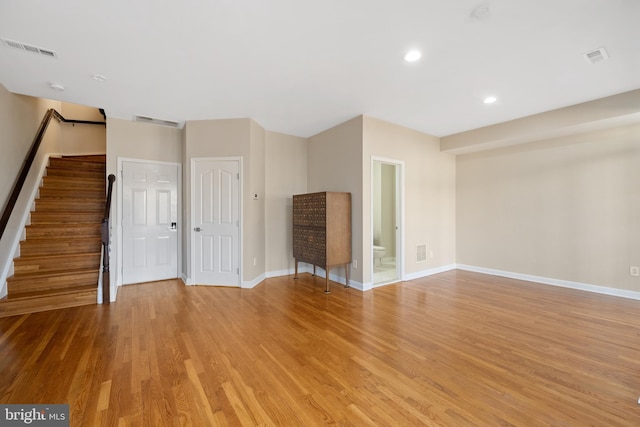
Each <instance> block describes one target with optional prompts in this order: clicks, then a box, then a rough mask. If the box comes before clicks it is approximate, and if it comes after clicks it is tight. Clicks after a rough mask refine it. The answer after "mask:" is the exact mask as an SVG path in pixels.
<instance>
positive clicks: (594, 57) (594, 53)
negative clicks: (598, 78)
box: [583, 47, 609, 64]
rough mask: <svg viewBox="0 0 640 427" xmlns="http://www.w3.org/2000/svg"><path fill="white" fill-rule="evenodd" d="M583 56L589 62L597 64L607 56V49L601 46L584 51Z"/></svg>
mask: <svg viewBox="0 0 640 427" xmlns="http://www.w3.org/2000/svg"><path fill="white" fill-rule="evenodd" d="M583 56H584V59H586V60H587V62H588V63H589V64H597V63H598V62H602V61H604V60H606V59H607V58H609V55H608V54H607V51H606V50H604V48H603V47H601V48H598V49H594V50H591V51H589V52H585V53H584V54H583Z"/></svg>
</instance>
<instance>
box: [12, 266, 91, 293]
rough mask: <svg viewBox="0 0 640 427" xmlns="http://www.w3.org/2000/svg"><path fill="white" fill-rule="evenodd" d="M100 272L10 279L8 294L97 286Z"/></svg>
mask: <svg viewBox="0 0 640 427" xmlns="http://www.w3.org/2000/svg"><path fill="white" fill-rule="evenodd" d="M99 276H100V271H99V270H95V271H89V272H86V273H79V274H71V275H65V276H45V277H35V278H34V277H26V278H16V277H12V278H10V279H9V280H7V290H8V294H9V295H12V294H16V293H22V292H37V291H47V290H65V289H66V290H73V289H75V288H78V287H82V286H97V284H98V277H99Z"/></svg>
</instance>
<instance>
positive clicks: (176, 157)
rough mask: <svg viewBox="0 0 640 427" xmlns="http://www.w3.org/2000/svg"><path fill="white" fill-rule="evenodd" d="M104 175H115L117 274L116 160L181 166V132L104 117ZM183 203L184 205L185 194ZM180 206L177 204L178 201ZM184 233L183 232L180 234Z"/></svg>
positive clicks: (114, 265) (114, 202)
mask: <svg viewBox="0 0 640 427" xmlns="http://www.w3.org/2000/svg"><path fill="white" fill-rule="evenodd" d="M106 144H107V174H114V175H115V176H116V184H115V186H114V193H113V199H112V214H111V215H112V218H113V219H112V223H111V224H112V227H111V228H112V242H113V244H112V245H111V253H112V255H111V263H112V265H111V271H116V272H119V271H120V266H119V265H118V261H119V260H118V248H119V245H120V242H118V240H117V238H118V236H117V233H114V232H113V230H115V229H116V227H117V226H119V220H120V219H119V218H118V217H117V214H116V213H117V212H118V205H119V202H120V195H119V193H118V181H117V180H118V177H119V174H118V159H120V158H126V159H138V160H148V161H158V162H170V163H182V154H183V153H182V130H180V129H175V128H171V127H167V126H160V125H155V124H151V123H140V122H133V121H129V120H122V119H114V118H107V132H106ZM182 197H183V202H182V203H184V195H183V196H182ZM179 203H180V202H179ZM183 234H186V233H183ZM119 279H120V277H118V275H116V274H112V275H111V280H112V282H113V283H112V291H111V295H112V298H113V297H114V296H115V290H114V286H115V283H116V280H119Z"/></svg>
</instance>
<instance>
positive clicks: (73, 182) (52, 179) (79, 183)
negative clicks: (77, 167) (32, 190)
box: [42, 176, 106, 191]
mask: <svg viewBox="0 0 640 427" xmlns="http://www.w3.org/2000/svg"><path fill="white" fill-rule="evenodd" d="M42 183H43V186H48V187H51V188H91V189H96V190H97V189H102V190H103V191H104V189H105V188H106V184H105V183H106V181H105V180H99V179H73V178H65V177H61V176H45V177H43V178H42Z"/></svg>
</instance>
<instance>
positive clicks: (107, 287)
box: [101, 174, 116, 304]
mask: <svg viewBox="0 0 640 427" xmlns="http://www.w3.org/2000/svg"><path fill="white" fill-rule="evenodd" d="M107 179H108V180H109V185H108V188H107V199H106V203H105V206H104V218H103V220H102V229H101V230H102V231H101V232H102V303H103V304H109V303H110V302H111V275H110V273H109V264H110V255H109V245H110V240H111V239H110V236H109V234H110V233H109V231H110V229H111V196H112V194H113V183H114V182H115V180H116V177H115V175H114V174H110V175H109V178H107Z"/></svg>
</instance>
